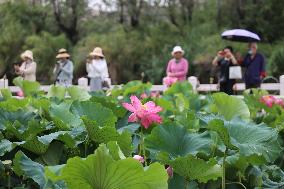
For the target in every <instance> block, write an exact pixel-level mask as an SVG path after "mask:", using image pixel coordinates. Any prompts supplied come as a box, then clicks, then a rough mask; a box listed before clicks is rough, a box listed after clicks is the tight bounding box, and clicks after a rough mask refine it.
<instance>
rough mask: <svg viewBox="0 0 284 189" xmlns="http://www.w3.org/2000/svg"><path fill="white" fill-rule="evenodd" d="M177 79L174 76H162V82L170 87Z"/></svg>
mask: <svg viewBox="0 0 284 189" xmlns="http://www.w3.org/2000/svg"><path fill="white" fill-rule="evenodd" d="M177 81H178V79H177V78H176V77H164V79H163V84H164V85H166V86H167V87H170V86H171V85H172V84H174V83H175V82H177Z"/></svg>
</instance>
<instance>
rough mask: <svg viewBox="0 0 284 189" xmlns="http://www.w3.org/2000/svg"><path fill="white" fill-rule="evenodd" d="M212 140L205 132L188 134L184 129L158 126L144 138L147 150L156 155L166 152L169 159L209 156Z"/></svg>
mask: <svg viewBox="0 0 284 189" xmlns="http://www.w3.org/2000/svg"><path fill="white" fill-rule="evenodd" d="M212 143H213V142H212V140H211V138H210V136H209V134H208V133H207V132H205V133H202V134H198V133H190V132H189V131H188V130H187V129H186V127H182V126H177V125H174V124H173V125H160V126H157V127H155V128H154V129H153V130H152V132H151V134H150V135H148V136H147V137H146V138H145V144H146V147H147V149H148V150H150V151H151V152H152V153H154V154H157V153H159V152H167V153H168V154H169V155H170V157H171V158H175V157H179V156H185V155H187V154H192V155H196V154H197V153H204V154H210V146H211V144H212Z"/></svg>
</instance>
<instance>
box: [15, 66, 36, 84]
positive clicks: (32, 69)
mask: <svg viewBox="0 0 284 189" xmlns="http://www.w3.org/2000/svg"><path fill="white" fill-rule="evenodd" d="M18 74H20V75H21V76H22V77H23V79H24V80H29V81H36V63H35V62H33V61H29V62H23V63H22V65H21V67H20V70H19V72H18Z"/></svg>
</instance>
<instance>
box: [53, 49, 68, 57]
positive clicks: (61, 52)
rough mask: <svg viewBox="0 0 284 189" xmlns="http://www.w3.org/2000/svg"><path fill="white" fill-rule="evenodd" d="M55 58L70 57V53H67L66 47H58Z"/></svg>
mask: <svg viewBox="0 0 284 189" xmlns="http://www.w3.org/2000/svg"><path fill="white" fill-rule="evenodd" d="M56 58H58V59H59V58H70V55H69V54H68V53H67V50H66V49H59V51H58V53H57V56H56Z"/></svg>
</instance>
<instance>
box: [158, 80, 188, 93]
mask: <svg viewBox="0 0 284 189" xmlns="http://www.w3.org/2000/svg"><path fill="white" fill-rule="evenodd" d="M192 92H193V90H192V85H191V84H190V83H189V82H187V81H184V82H176V83H174V84H173V85H172V86H171V87H169V88H168V89H167V90H166V91H165V92H164V95H175V94H178V93H182V94H184V95H185V96H190V94H192Z"/></svg>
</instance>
